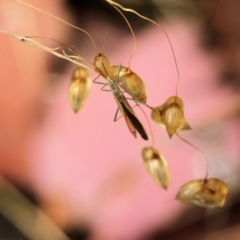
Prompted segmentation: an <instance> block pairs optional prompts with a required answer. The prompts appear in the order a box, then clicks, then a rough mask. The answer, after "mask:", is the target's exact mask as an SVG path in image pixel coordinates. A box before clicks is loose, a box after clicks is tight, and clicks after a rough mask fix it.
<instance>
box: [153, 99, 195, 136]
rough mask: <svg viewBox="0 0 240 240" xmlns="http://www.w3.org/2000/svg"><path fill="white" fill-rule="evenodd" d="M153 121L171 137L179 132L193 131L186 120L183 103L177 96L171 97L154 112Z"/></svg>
mask: <svg viewBox="0 0 240 240" xmlns="http://www.w3.org/2000/svg"><path fill="white" fill-rule="evenodd" d="M151 117H152V119H153V121H155V122H156V123H158V124H159V125H160V126H162V127H165V128H166V129H167V132H168V135H169V137H172V135H173V134H175V133H176V132H178V131H182V130H188V129H191V127H190V126H189V124H188V123H187V121H186V120H185V118H184V106H183V101H182V100H181V99H180V98H179V97H176V96H173V97H170V98H169V99H168V100H167V101H166V102H165V103H164V104H162V105H161V106H158V107H155V108H154V109H153V110H152V114H151Z"/></svg>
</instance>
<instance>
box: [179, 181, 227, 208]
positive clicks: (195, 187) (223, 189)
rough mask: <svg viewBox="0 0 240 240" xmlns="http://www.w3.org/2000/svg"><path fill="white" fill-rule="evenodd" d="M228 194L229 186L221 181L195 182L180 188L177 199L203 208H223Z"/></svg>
mask: <svg viewBox="0 0 240 240" xmlns="http://www.w3.org/2000/svg"><path fill="white" fill-rule="evenodd" d="M228 192H229V189H228V186H227V184H226V183H225V182H223V181H222V180H220V179H217V178H210V179H204V180H194V181H191V182H188V183H186V184H185V185H183V186H182V187H181V188H180V190H179V191H178V193H177V196H176V199H178V200H180V201H182V202H183V203H192V204H195V205H198V206H201V207H210V208H213V207H223V206H224V204H225V202H226V197H227V195H228Z"/></svg>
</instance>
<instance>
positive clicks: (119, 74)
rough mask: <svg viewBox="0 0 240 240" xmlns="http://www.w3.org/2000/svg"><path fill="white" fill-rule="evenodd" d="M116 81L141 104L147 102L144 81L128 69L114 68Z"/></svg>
mask: <svg viewBox="0 0 240 240" xmlns="http://www.w3.org/2000/svg"><path fill="white" fill-rule="evenodd" d="M112 69H113V73H114V78H113V79H114V81H115V82H116V83H117V84H118V85H119V86H120V87H121V88H122V89H123V90H124V91H125V92H127V93H128V94H129V95H131V97H132V98H133V99H134V100H136V101H139V102H142V103H146V102H147V89H146V86H145V83H144V82H143V80H142V79H141V78H140V77H139V76H138V75H137V74H136V73H135V72H133V71H132V70H130V69H129V68H126V67H123V66H121V67H119V66H112Z"/></svg>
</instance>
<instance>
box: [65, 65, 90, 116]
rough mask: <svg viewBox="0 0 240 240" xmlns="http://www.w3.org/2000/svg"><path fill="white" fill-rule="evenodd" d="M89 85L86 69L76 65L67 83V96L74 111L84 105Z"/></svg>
mask: <svg viewBox="0 0 240 240" xmlns="http://www.w3.org/2000/svg"><path fill="white" fill-rule="evenodd" d="M90 86H91V79H90V77H89V75H88V71H87V70H86V69H85V68H83V67H77V68H76V69H75V70H74V71H73V74H72V78H71V82H70V85H69V91H68V98H69V102H70V105H71V107H72V109H73V111H74V112H75V113H77V112H78V111H79V110H80V108H81V107H82V106H83V105H84V103H85V101H86V99H87V96H88V93H89V90H90Z"/></svg>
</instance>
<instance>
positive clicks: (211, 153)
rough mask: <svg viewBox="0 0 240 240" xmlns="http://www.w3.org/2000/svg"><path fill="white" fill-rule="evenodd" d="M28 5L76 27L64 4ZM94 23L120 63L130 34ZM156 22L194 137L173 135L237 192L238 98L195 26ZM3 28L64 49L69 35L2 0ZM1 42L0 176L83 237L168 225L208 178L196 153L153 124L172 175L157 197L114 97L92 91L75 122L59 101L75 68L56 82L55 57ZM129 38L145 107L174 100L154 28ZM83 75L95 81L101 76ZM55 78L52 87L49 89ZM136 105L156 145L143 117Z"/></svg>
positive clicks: (139, 143)
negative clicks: (191, 189)
mask: <svg viewBox="0 0 240 240" xmlns="http://www.w3.org/2000/svg"><path fill="white" fill-rule="evenodd" d="M28 2H29V3H31V4H33V5H35V6H38V7H39V8H41V9H45V10H46V11H48V12H51V13H52V14H54V15H57V16H58V17H60V18H63V19H65V20H67V21H73V20H72V18H71V16H70V13H69V12H68V11H67V10H66V9H64V5H63V2H62V1H56V0H54V1H39V0H31V1H28ZM90 19H91V23H89V29H87V30H89V31H90V32H91V33H93V35H94V39H96V42H97V44H98V46H100V47H99V48H101V46H102V43H103V41H104V39H105V35H106V31H107V30H108V31H109V36H108V38H107V42H106V47H105V54H106V55H107V56H108V58H109V59H110V61H111V63H112V64H113V65H117V64H120V63H121V64H122V65H124V66H127V65H128V60H129V57H130V55H131V52H132V47H133V41H132V37H131V35H129V36H126V35H123V34H122V32H121V30H120V29H117V28H114V26H112V25H111V22H108V21H106V20H104V19H102V18H100V19H98V18H97V16H94V15H91V18H90ZM161 24H162V26H163V27H164V29H165V30H166V31H167V32H168V34H169V37H170V39H171V41H172V44H173V47H174V51H175V54H176V58H177V61H178V65H179V70H180V82H179V88H178V94H179V97H181V98H182V99H183V101H184V104H185V117H186V119H187V121H188V122H189V123H190V125H191V127H192V129H193V130H192V131H187V132H182V133H181V136H183V137H184V138H186V139H188V140H189V141H191V142H192V143H193V144H196V145H197V146H198V147H199V148H201V149H202V150H203V151H204V152H205V153H206V155H207V156H208V158H209V161H210V169H209V173H210V174H209V177H218V178H221V179H223V180H225V181H226V182H227V183H228V184H230V191H231V190H232V191H234V187H236V186H234V185H232V183H231V176H233V175H234V174H237V170H238V168H239V161H238V159H239V155H240V150H239V137H238V136H239V134H240V128H239V122H238V120H237V119H236V118H235V116H236V114H235V113H236V112H237V110H238V105H239V96H238V94H237V93H234V92H233V91H232V90H231V89H230V88H227V87H225V88H224V87H220V86H219V82H218V80H219V73H220V70H221V68H222V66H223V64H224V62H223V61H222V60H221V58H220V57H219V56H220V55H219V54H218V53H215V54H211V53H210V52H208V51H206V50H204V49H203V48H202V46H201V42H200V39H201V25H200V24H199V23H198V22H197V21H191V22H190V21H187V20H184V19H170V20H169V21H168V22H162V23H161ZM0 26H1V29H4V30H8V31H10V32H13V33H16V34H19V35H28V36H36V35H37V36H46V37H52V38H55V39H57V40H59V41H61V42H64V43H68V42H66V41H67V40H68V37H67V36H68V35H70V34H71V31H72V29H70V28H69V27H68V26H66V25H64V24H63V23H59V22H58V21H56V20H53V19H51V18H49V17H47V16H46V15H44V14H42V13H39V12H37V11H34V10H31V9H30V8H27V7H25V6H23V5H21V4H19V3H17V2H15V1H13V0H11V1H7V0H3V1H1V3H0ZM0 37H1V45H0V54H1V55H0V56H1V58H0V61H1V62H0V66H1V71H0V84H1V88H0V115H1V118H0V173H1V174H4V175H5V176H8V177H10V178H12V179H14V180H15V181H17V182H19V183H20V184H22V185H24V186H27V187H29V188H30V189H32V191H33V192H34V193H35V194H36V195H37V196H38V198H39V199H40V202H41V206H42V208H43V209H44V210H45V211H46V213H47V214H49V215H50V216H51V217H52V219H53V220H54V221H55V222H57V224H58V225H59V226H61V227H62V228H66V227H68V226H69V225H74V226H78V225H79V226H80V225H84V226H88V227H90V228H91V232H92V234H91V239H106V240H108V239H123V240H128V239H129V240H133V239H140V236H142V235H143V234H146V233H148V232H150V231H151V230H152V229H155V228H164V227H165V226H167V225H168V224H170V223H171V221H172V220H173V219H174V218H175V217H176V216H177V215H178V214H179V213H180V212H181V211H183V210H185V209H186V208H188V206H184V205H183V204H181V203H180V202H177V201H176V200H175V199H174V198H175V195H176V193H177V191H178V189H179V188H180V187H181V185H183V184H185V183H186V182H187V181H190V180H193V179H199V178H203V177H204V176H205V171H206V170H205V167H206V163H205V160H204V158H203V156H202V155H201V153H199V152H197V151H196V150H195V149H194V148H191V147H190V146H188V145H186V144H185V143H184V142H182V141H181V140H180V139H178V138H177V137H175V136H174V137H173V138H172V139H171V140H170V139H169V138H168V135H167V133H166V131H165V129H162V128H160V127H159V126H157V125H156V124H155V123H153V122H152V121H151V128H152V131H153V137H154V139H155V145H154V146H155V147H156V148H158V149H159V150H160V151H161V153H162V154H163V155H164V156H165V157H166V159H167V161H168V164H169V167H170V171H171V183H170V187H169V189H168V190H167V191H165V190H163V189H161V188H160V187H159V186H157V185H156V184H155V183H154V182H153V180H152V179H151V177H150V176H149V175H148V173H147V171H146V169H145V168H144V165H143V160H142V157H141V150H142V148H143V147H145V146H149V145H150V142H149V143H148V142H145V141H143V140H142V139H141V137H140V136H138V138H137V140H136V139H134V138H133V137H132V135H131V134H130V133H129V131H128V129H127V126H126V124H125V122H124V121H123V120H122V119H120V120H118V121H117V122H114V121H113V118H114V114H115V111H116V103H115V101H114V100H113V97H112V95H111V93H105V92H102V91H100V87H101V86H99V85H94V84H93V85H92V89H91V92H90V96H89V98H88V100H87V102H86V104H85V106H84V107H83V109H82V110H81V111H80V112H79V113H78V114H77V115H76V114H74V112H73V111H72V109H71V108H70V105H69V103H68V97H67V94H68V85H69V81H70V77H71V74H72V70H73V68H74V66H73V65H69V66H68V68H67V69H66V71H65V72H64V74H53V73H51V72H49V67H48V64H51V62H52V61H54V58H55V57H54V56H50V55H49V54H48V53H44V52H43V51H41V50H39V49H36V48H34V47H31V46H28V45H26V44H23V43H21V42H19V41H17V40H15V39H13V38H11V37H9V36H6V35H4V34H1V35H0ZM82 37H83V38H85V36H84V35H82ZM136 37H137V46H138V47H137V51H136V53H135V55H134V57H133V59H132V62H131V68H132V70H133V71H135V72H137V74H138V75H139V76H141V78H142V79H143V80H144V82H145V84H146V85H147V88H148V104H150V105H151V106H158V105H161V104H162V103H163V102H164V101H166V99H167V98H168V97H170V96H172V95H174V94H175V87H176V80H177V73H176V69H175V65H174V61H173V56H172V53H171V51H170V47H169V43H168V42H167V39H166V36H165V35H164V33H163V32H162V31H161V30H159V29H158V28H156V27H154V26H149V27H147V28H145V30H143V31H141V32H139V34H137V36H136ZM119 39H120V40H119ZM79 41H81V39H79ZM84 41H85V42H86V39H85V40H84ZM47 44H48V46H49V45H51V44H52V46H54V43H53V42H47ZM80 51H81V53H83V54H84V56H85V57H86V58H87V59H90V60H93V58H94V49H93V48H91V45H89V43H88V45H87V46H85V45H81V46H80ZM90 74H91V77H92V79H94V78H95V77H96V76H97V74H96V73H94V72H91V73H90ZM53 81H58V84H51V82H53ZM101 81H104V79H101ZM135 109H136V113H137V115H138V116H139V119H140V120H141V121H142V123H143V124H144V126H145V128H146V130H147V132H148V134H149V137H150V138H152V136H151V134H150V130H149V126H148V123H147V121H146V119H145V117H144V115H143V114H142V113H141V111H140V110H139V109H137V108H135ZM145 111H146V113H147V115H148V116H150V112H149V110H148V109H146V110H145Z"/></svg>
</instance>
